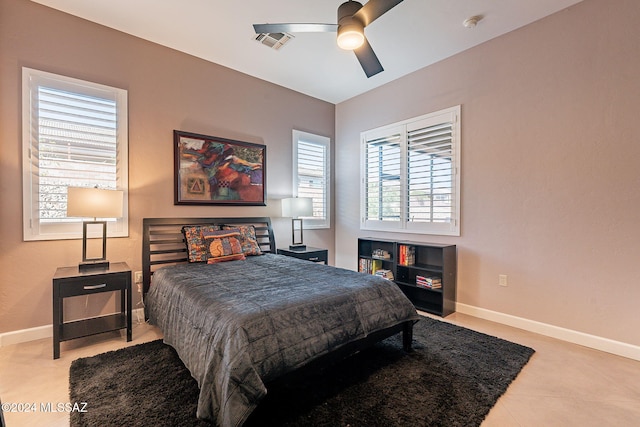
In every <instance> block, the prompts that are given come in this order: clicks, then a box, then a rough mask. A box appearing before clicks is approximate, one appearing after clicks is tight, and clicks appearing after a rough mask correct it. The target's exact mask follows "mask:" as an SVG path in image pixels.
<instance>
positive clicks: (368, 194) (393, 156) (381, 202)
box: [364, 131, 402, 222]
mask: <svg viewBox="0 0 640 427" xmlns="http://www.w3.org/2000/svg"><path fill="white" fill-rule="evenodd" d="M401 145H402V136H401V134H400V133H394V132H393V131H392V132H390V133H389V134H388V135H382V136H379V135H371V136H370V138H369V139H368V140H367V141H366V143H365V182H364V187H365V202H364V216H365V218H366V221H395V222H399V221H400V220H401V214H402V212H401V203H402V182H401V177H400V173H401V163H402V159H401Z"/></svg>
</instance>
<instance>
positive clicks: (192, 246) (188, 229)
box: [182, 225, 220, 262]
mask: <svg viewBox="0 0 640 427" xmlns="http://www.w3.org/2000/svg"><path fill="white" fill-rule="evenodd" d="M216 230H220V227H218V226H217V225H185V226H184V227H182V234H184V239H185V241H186V242H187V253H188V254H189V262H207V257H208V256H207V244H206V242H205V240H204V233H209V232H212V231H216Z"/></svg>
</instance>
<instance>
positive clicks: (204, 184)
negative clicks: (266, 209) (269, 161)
mask: <svg viewBox="0 0 640 427" xmlns="http://www.w3.org/2000/svg"><path fill="white" fill-rule="evenodd" d="M173 143H174V148H175V152H174V169H175V184H174V194H175V199H174V204H176V205H245V206H265V191H266V183H265V176H266V175H265V173H266V171H265V165H266V157H267V156H266V154H267V153H266V149H267V147H266V146H264V145H261V144H253V143H250V142H243V141H235V140H231V139H225V138H218V137H215V136H207V135H198V134H195V133H190V132H183V131H179V130H174V131H173Z"/></svg>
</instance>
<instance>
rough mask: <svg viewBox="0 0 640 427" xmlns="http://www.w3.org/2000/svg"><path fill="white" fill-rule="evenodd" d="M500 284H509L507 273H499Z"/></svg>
mask: <svg viewBox="0 0 640 427" xmlns="http://www.w3.org/2000/svg"><path fill="white" fill-rule="evenodd" d="M498 285H500V286H507V285H508V282H507V275H506V274H499V275H498Z"/></svg>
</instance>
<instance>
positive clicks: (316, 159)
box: [293, 130, 330, 228]
mask: <svg viewBox="0 0 640 427" xmlns="http://www.w3.org/2000/svg"><path fill="white" fill-rule="evenodd" d="M329 142H330V140H329V138H326V137H323V136H319V135H313V134H310V133H306V132H301V131H297V130H294V131H293V165H294V171H293V173H294V177H293V180H294V191H293V194H294V196H297V197H310V198H311V199H312V200H313V216H311V217H305V218H304V227H305V228H327V227H329V225H330V220H329V200H330V198H329V189H330V180H329Z"/></svg>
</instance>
